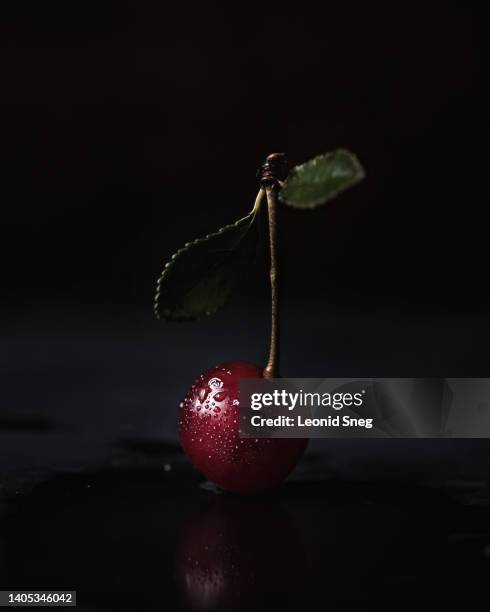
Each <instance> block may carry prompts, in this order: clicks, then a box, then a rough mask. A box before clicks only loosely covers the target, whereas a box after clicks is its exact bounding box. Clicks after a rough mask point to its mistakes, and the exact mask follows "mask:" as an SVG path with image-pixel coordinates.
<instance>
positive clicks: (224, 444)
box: [180, 361, 307, 493]
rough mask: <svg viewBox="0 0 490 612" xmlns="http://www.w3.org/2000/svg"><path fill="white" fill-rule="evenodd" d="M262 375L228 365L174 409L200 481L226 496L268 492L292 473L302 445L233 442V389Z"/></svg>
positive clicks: (202, 379)
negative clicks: (229, 494)
mask: <svg viewBox="0 0 490 612" xmlns="http://www.w3.org/2000/svg"><path fill="white" fill-rule="evenodd" d="M262 374H263V370H262V369H261V368H259V367H257V366H255V365H253V364H251V363H246V362H243V361H233V362H229V363H223V364H221V365H218V366H216V367H215V368H212V369H211V370H208V371H207V372H205V373H204V374H201V376H199V377H198V378H197V379H196V380H195V381H194V383H193V384H192V386H191V388H190V389H189V391H188V393H187V395H186V397H185V399H184V401H183V402H182V403H181V405H180V409H181V411H180V438H181V442H182V446H183V448H184V451H185V452H186V454H187V456H188V457H189V459H190V460H191V462H192V464H193V465H194V467H196V468H197V469H198V470H199V471H200V472H201V473H202V474H204V476H205V477H206V478H207V479H208V480H211V481H212V482H214V483H215V484H217V485H218V486H220V487H221V488H223V489H225V490H227V491H233V492H237V493H251V492H254V491H261V490H265V489H269V488H271V487H274V486H275V485H277V484H279V483H280V482H282V481H283V480H284V479H285V478H286V476H287V475H288V474H289V472H290V471H291V470H292V469H293V468H294V466H295V465H296V463H297V462H298V460H299V459H300V457H301V455H302V454H303V451H304V450H305V448H306V444H307V440H304V439H285V438H273V439H268V438H249V439H241V438H240V437H239V418H240V408H239V385H240V380H241V379H242V378H262Z"/></svg>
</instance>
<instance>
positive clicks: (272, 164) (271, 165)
mask: <svg viewBox="0 0 490 612" xmlns="http://www.w3.org/2000/svg"><path fill="white" fill-rule="evenodd" d="M287 170H288V165H287V161H286V155H285V154H284V153H271V154H270V155H268V156H267V158H266V160H265V162H264V163H263V164H262V165H261V166H260V168H259V170H258V171H257V178H258V179H259V180H260V184H261V186H262V187H274V186H275V185H276V183H277V181H283V180H284V179H285V178H286V176H287Z"/></svg>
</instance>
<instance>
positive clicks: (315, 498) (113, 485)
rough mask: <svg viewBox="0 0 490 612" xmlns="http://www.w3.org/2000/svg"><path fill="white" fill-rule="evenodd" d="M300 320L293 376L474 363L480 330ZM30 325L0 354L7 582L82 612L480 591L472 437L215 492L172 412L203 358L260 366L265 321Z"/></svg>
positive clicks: (452, 596)
mask: <svg viewBox="0 0 490 612" xmlns="http://www.w3.org/2000/svg"><path fill="white" fill-rule="evenodd" d="M258 306H260V304H259V305H258ZM302 308H303V309H300V308H299V307H298V308H296V307H294V304H293V305H291V307H290V308H289V309H288V310H286V311H285V313H284V321H285V325H286V326H287V330H288V333H287V334H285V335H284V351H283V360H282V361H283V371H284V373H285V374H288V375H296V376H326V375H331V376H336V375H342V374H343V375H352V376H354V375H356V374H357V373H364V374H365V375H373V376H376V375H378V376H379V375H393V376H396V375H399V374H400V372H405V374H406V375H408V374H414V375H415V374H419V375H441V374H443V373H444V372H445V373H451V374H455V375H456V374H459V375H464V374H471V375H476V374H482V373H483V372H482V370H484V369H485V367H486V359H487V357H486V347H487V346H488V339H489V337H490V334H489V329H488V324H487V323H486V322H485V321H484V320H483V319H481V320H474V319H469V318H468V319H463V318H459V319H456V318H446V319H445V318H443V317H439V318H437V319H434V318H431V317H430V316H428V315H427V316H423V315H410V316H408V315H404V314H403V313H399V314H397V315H396V316H395V315H386V314H385V315H383V316H381V315H380V314H375V313H368V312H367V313H365V314H364V315H362V316H361V315H359V314H355V315H354V314H349V312H348V311H346V312H344V313H343V314H342V315H338V314H335V313H329V312H328V311H326V310H322V308H321V307H320V306H319V305H315V304H313V305H310V310H309V312H310V315H309V316H306V314H305V315H304V316H303V315H302V314H301V313H303V312H305V310H304V308H305V305H304V304H303V306H302ZM262 312H263V319H262V315H261V314H260V313H262ZM256 313H257V314H256ZM311 313H313V314H311ZM34 314H35V317H34V316H33V314H32V313H28V312H25V313H17V314H16V315H15V317H13V316H12V317H10V318H9V317H8V316H6V317H4V321H3V323H4V330H3V332H2V338H3V343H2V345H1V346H0V360H1V366H2V385H1V389H0V390H1V394H2V397H1V400H2V401H1V412H0V444H1V445H0V487H1V488H0V585H1V587H2V588H7V589H9V588H27V589H34V588H56V589H58V588H61V589H77V591H78V599H79V605H80V607H81V609H86V610H109V609H121V608H127V609H133V610H134V609H146V610H150V609H151V610H153V609H155V610H158V609H160V610H162V609H165V610H173V609H175V610H209V611H211V610H220V609H221V610H233V609H239V608H240V606H241V607H242V609H247V610H249V609H269V610H270V609H271V607H272V606H273V605H274V606H279V609H281V608H282V609H294V610H298V609H304V610H324V609H326V608H330V607H332V608H342V609H344V610H345V609H359V608H367V609H373V608H375V609H386V610H393V609H396V610H400V609H413V608H414V607H421V606H422V605H423V604H427V605H428V604H431V605H433V606H434V607H435V608H438V607H441V606H445V607H450V606H451V604H455V603H456V604H458V605H460V606H461V605H465V606H470V607H471V606H472V605H473V603H474V601H476V600H477V599H478V598H480V599H481V597H482V596H485V595H486V585H487V584H488V575H489V572H490V562H489V560H488V555H489V553H490V548H489V546H490V529H489V525H490V520H489V519H490V494H489V491H488V487H487V481H488V475H489V474H490V470H489V446H488V442H487V441H486V440H474V441H469V440H467V441H465V440H405V441H403V440H384V441H376V440H365V441H362V442H361V441H350V440H338V441H328V442H327V441H326V440H319V441H315V443H314V444H312V445H311V447H310V449H309V451H308V453H307V454H306V455H305V458H304V460H303V461H302V462H301V463H300V465H299V466H298V468H297V469H296V470H295V471H294V472H293V474H292V477H291V478H290V479H288V480H287V481H286V482H285V483H284V485H283V486H281V487H280V488H279V489H278V490H277V491H275V492H273V493H271V494H269V495H262V496H259V497H253V498H250V499H249V498H247V499H242V498H237V497H235V496H228V495H216V493H215V492H213V491H212V490H205V489H203V488H202V487H201V486H200V485H201V482H202V479H201V477H200V476H199V474H198V473H197V472H196V471H195V470H193V468H192V467H191V466H190V464H189V462H188V460H187V459H186V458H185V456H184V455H183V454H182V452H181V450H180V447H179V444H178V441H177V434H178V432H177V424H178V405H179V401H180V400H181V399H182V397H183V395H184V393H185V391H186V389H187V388H188V385H189V380H192V376H193V375H195V374H197V373H198V372H200V371H204V370H205V367H206V365H209V362H211V363H213V362H215V363H218V362H219V360H220V359H226V358H227V357H233V356H234V355H235V356H236V355H241V356H242V357H243V358H244V359H247V360H250V361H252V362H255V361H259V360H260V359H261V353H262V354H263V353H264V351H266V348H267V346H266V345H267V338H266V336H265V335H264V336H263V337H262V335H258V334H255V335H253V336H252V334H251V331H250V330H251V329H254V330H258V329H261V326H262V325H263V326H264V328H266V326H267V319H268V313H267V311H266V308H265V307H264V308H262V306H260V307H257V308H255V309H254V308H253V305H248V309H247V310H246V311H243V310H240V309H235V308H234V307H231V308H230V309H228V310H225V311H224V312H223V313H222V315H221V317H220V319H219V321H218V320H217V319H213V320H212V319H210V320H209V321H203V322H201V323H200V324H198V325H193V326H171V325H168V326H167V325H163V326H159V325H158V324H157V323H156V322H154V320H153V319H152V316H151V312H150V311H148V312H143V313H142V312H139V311H133V310H125V311H122V310H119V311H118V312H117V313H114V311H104V310H100V309H99V310H95V311H94V310H89V309H87V310H73V309H72V310H70V309H65V310H60V311H56V310H51V309H46V310H45V311H41V310H38V311H36V313H34ZM230 329H233V330H234V331H235V333H234V335H233V337H232V336H231V334H229V333H228V332H229V330H230ZM305 330H309V332H308V334H306V331H305ZM476 331H478V334H477V333H476ZM360 337H361V338H362V342H360V341H359V338H360ZM479 369H480V370H479ZM208 489H209V488H208ZM274 609H275V608H274Z"/></svg>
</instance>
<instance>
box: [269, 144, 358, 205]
mask: <svg viewBox="0 0 490 612" xmlns="http://www.w3.org/2000/svg"><path fill="white" fill-rule="evenodd" d="M364 176H365V173H364V169H363V167H362V166H361V164H360V162H359V160H358V159H357V157H356V156H355V155H354V154H353V153H351V152H350V151H347V150H346V149H338V150H337V151H334V152H333V153H326V154H325V155H319V156H318V157H315V158H314V159H310V161H307V162H306V163H304V164H301V165H300V166H296V167H294V168H293V169H292V170H291V172H290V173H289V176H288V177H287V179H286V181H285V182H284V185H283V187H282V189H281V191H280V192H279V198H280V199H281V200H282V201H283V202H285V203H286V204H288V205H289V206H294V207H295V208H315V207H316V206H319V205H320V204H325V203H326V202H329V201H330V200H332V199H333V198H335V197H336V196H337V195H339V193H342V192H343V191H345V190H346V189H349V187H352V186H353V185H355V184H356V183H358V182H359V181H361V180H362V179H363V178H364Z"/></svg>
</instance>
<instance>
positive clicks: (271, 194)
mask: <svg viewBox="0 0 490 612" xmlns="http://www.w3.org/2000/svg"><path fill="white" fill-rule="evenodd" d="M275 187H276V186H275V185H272V186H268V187H266V189H265V193H266V196H267V210H268V213H269V242H270V252H271V255H270V264H271V266H270V279H271V314H272V317H271V344H270V351H269V361H268V362H267V365H266V367H265V370H264V372H263V376H264V378H268V379H269V378H275V377H277V375H278V369H279V288H278V273H277V216H276V213H277V194H276V188H275Z"/></svg>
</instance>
